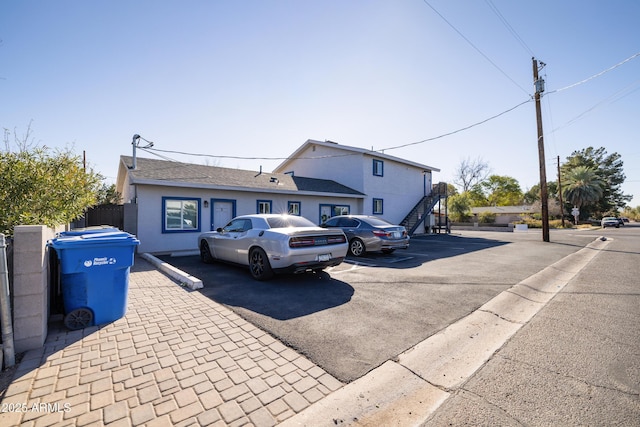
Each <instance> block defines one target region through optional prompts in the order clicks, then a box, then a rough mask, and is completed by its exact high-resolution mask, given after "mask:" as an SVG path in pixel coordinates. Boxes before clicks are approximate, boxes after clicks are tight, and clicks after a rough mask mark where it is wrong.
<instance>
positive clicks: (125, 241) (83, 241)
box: [47, 231, 140, 249]
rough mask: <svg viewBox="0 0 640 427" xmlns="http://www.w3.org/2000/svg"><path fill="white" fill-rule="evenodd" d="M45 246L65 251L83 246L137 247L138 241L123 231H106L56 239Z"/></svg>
mask: <svg viewBox="0 0 640 427" xmlns="http://www.w3.org/2000/svg"><path fill="white" fill-rule="evenodd" d="M47 244H48V245H49V246H52V247H53V248H54V249H65V248H80V247H82V246H85V245H108V246H120V245H139V244H140V241H139V240H138V239H136V237H135V236H134V235H132V234H129V233H126V232H124V231H107V232H98V233H96V232H92V233H87V234H78V235H70V236H62V237H56V238H55V239H51V240H49V241H48V242H47Z"/></svg>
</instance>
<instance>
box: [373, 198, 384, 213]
mask: <svg viewBox="0 0 640 427" xmlns="http://www.w3.org/2000/svg"><path fill="white" fill-rule="evenodd" d="M382 213H383V200H382V199H373V214H374V215H382Z"/></svg>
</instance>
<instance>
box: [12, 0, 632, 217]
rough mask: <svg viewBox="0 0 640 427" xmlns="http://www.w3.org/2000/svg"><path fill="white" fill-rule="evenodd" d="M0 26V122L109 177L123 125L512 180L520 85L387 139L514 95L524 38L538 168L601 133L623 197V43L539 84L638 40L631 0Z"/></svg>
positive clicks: (179, 9) (169, 14)
mask: <svg viewBox="0 0 640 427" xmlns="http://www.w3.org/2000/svg"><path fill="white" fill-rule="evenodd" d="M434 9H435V10H437V12H438V13H439V14H440V15H442V16H439V14H438V13H436V12H435V11H434ZM496 11H497V12H496ZM498 14H499V15H500V16H501V17H502V18H503V20H504V22H503V20H501V19H500V18H499V16H498ZM443 17H444V19H443ZM445 19H446V21H445ZM447 21H448V23H447ZM505 22H506V24H505ZM507 25H508V26H509V27H510V28H511V29H512V31H510V30H509V29H508V27H507ZM452 27H454V28H455V29H454V28H452ZM460 33H461V34H462V35H463V36H464V37H463V36H462V35H461V34H460ZM514 34H515V35H514ZM516 35H517V37H519V39H520V40H518V38H517V37H516ZM465 38H466V40H465ZM0 39H1V40H2V41H1V43H0V126H1V127H2V128H6V129H8V130H9V131H10V132H11V133H13V131H14V129H15V130H17V132H18V134H22V133H23V132H24V131H25V130H26V128H27V126H28V125H29V123H30V122H32V125H31V126H32V130H33V136H34V138H35V141H36V142H39V143H40V144H42V145H47V146H51V147H65V146H72V147H73V149H74V151H75V152H77V153H79V154H82V152H83V151H85V152H86V156H87V161H88V163H89V164H90V165H91V166H92V167H93V168H94V170H96V171H97V172H100V173H101V174H102V175H104V176H106V177H107V179H108V181H109V182H114V180H115V176H116V172H117V167H118V161H119V156H120V155H122V154H126V155H130V154H131V140H132V136H133V135H134V134H140V135H141V136H142V137H144V138H145V139H147V140H150V141H154V143H155V148H158V149H163V150H176V151H183V152H193V153H205V154H212V155H218V156H240V157H262V158H266V157H286V156H287V155H289V154H291V153H292V152H293V151H294V150H295V149H296V148H298V147H299V146H300V145H301V144H302V143H304V141H306V140H307V139H318V140H325V139H328V140H332V141H336V142H339V143H342V144H345V145H350V146H357V147H363V148H373V149H374V150H381V149H387V150H386V151H385V152H386V153H387V154H391V155H395V156H398V157H403V158H407V159H411V160H414V161H417V162H420V163H425V164H427V165H431V166H434V167H437V168H440V169H441V172H440V173H436V174H435V176H434V180H436V181H451V179H452V177H453V175H454V172H455V169H456V167H457V166H458V165H459V164H460V162H461V160H462V159H464V158H471V159H476V158H481V159H483V160H484V161H485V162H487V163H488V164H489V165H490V167H491V171H492V172H493V173H495V174H498V175H508V176H511V177H514V178H516V179H517V180H518V181H519V182H520V185H521V187H522V188H523V190H527V189H528V188H530V187H531V186H533V185H534V184H536V183H537V182H538V180H539V171H538V150H537V136H536V120H535V105H534V103H533V102H528V103H525V104H524V105H522V106H520V107H518V108H516V109H515V110H513V111H511V112H509V113H507V114H504V115H502V116H500V117H499V118H496V119H494V120H491V121H488V122H487V123H485V124H482V125H479V126H476V127H473V128H471V129H469V130H467V131H464V132H459V133H455V134H454V135H452V136H448V137H443V138H439V139H435V140H432V141H428V142H424V143H421V144H415V145H411V146H408V147H405V148H399V149H392V150H389V149H388V148H390V147H396V146H399V145H404V144H410V143H413V142H417V141H422V140H426V139H430V138H434V137H437V136H439V135H443V134H447V133H450V132H453V131H456V130H458V129H461V128H464V127H467V126H469V125H471V124H474V123H477V122H480V121H483V120H485V119H487V118H489V117H492V116H494V115H497V114H499V113H501V112H503V111H506V110H508V109H510V108H512V107H514V106H516V105H518V104H520V103H522V102H524V101H527V100H529V99H531V95H532V94H533V84H532V61H531V58H532V56H535V57H536V58H538V59H539V60H541V61H543V62H545V63H546V64H547V66H546V67H545V68H544V69H543V70H542V71H541V76H542V77H544V78H545V80H546V90H547V94H546V95H545V96H544V97H543V99H542V106H543V122H544V131H545V148H546V158H547V161H546V166H547V177H548V180H553V179H555V177H556V158H557V156H560V159H561V161H564V160H565V158H566V157H567V156H569V155H570V154H571V153H572V152H573V151H574V150H580V149H583V148H586V147H588V146H594V147H605V148H606V150H607V152H608V153H613V152H617V153H619V154H621V155H622V160H623V161H624V170H625V174H626V176H627V182H626V183H625V184H624V186H623V190H624V192H625V193H626V194H631V195H633V196H634V199H633V200H632V201H631V205H632V206H638V205H640V144H639V142H640V141H638V139H639V135H640V132H639V128H640V116H639V113H640V90H639V88H640V57H636V58H634V59H632V60H630V61H628V62H626V63H624V64H622V65H620V66H618V67H617V68H615V69H613V70H611V71H609V72H607V73H605V74H603V75H601V76H599V77H595V78H593V79H591V80H588V81H587V82H585V83H583V84H580V85H577V86H575V87H572V88H569V89H566V90H562V91H559V92H556V93H550V92H552V91H554V90H558V89H562V88H565V87H567V86H570V85H572V84H574V83H577V82H580V81H582V80H584V79H587V78H589V77H591V76H594V75H596V74H598V73H600V72H601V71H603V70H606V69H609V68H610V67H612V66H614V65H616V64H618V63H620V62H621V61H623V60H625V59H627V58H630V57H632V56H633V55H635V54H637V53H639V52H640V2H638V1H636V0H607V1H605V0H600V1H593V0H563V1H557V0H541V1H536V2H528V1H527V2H525V1H513V0H484V1H483V0H473V1H471V0H465V1H463V0H428V2H425V1H423V0H393V1H391V0H386V1H380V0H369V1H359V0H351V1H344V0H326V1H306V0H288V1H287V0H246V1H232V0H227V1H215V0H208V1H195V0H194V1H186V2H182V1H158V0H154V1H151V0H149V1H120V0H110V1H79V0H59V1H30V0H25V1H18V0H5V1H3V2H1V3H0ZM472 45H473V46H472ZM474 46H475V47H474ZM479 51H480V52H481V53H479ZM142 155H144V156H145V157H152V156H151V155H149V154H146V153H143V154H142ZM165 155H166V156H168V157H170V158H173V159H177V160H181V161H191V162H195V163H208V164H212V165H219V166H225V167H232V168H242V169H255V170H257V169H258V168H259V167H260V166H261V165H262V166H263V168H264V169H265V170H272V169H273V168H274V167H275V166H277V165H278V164H279V163H280V161H279V160H260V159H254V160H241V159H216V158H209V159H207V158H201V157H186V156H181V155H177V154H165ZM2 178H3V179H4V178H5V177H2Z"/></svg>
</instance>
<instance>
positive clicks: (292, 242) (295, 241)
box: [289, 237, 316, 248]
mask: <svg viewBox="0 0 640 427" xmlns="http://www.w3.org/2000/svg"><path fill="white" fill-rule="evenodd" d="M315 244H316V241H315V239H314V238H313V237H292V238H291V239H289V247H290V248H302V247H306V246H315Z"/></svg>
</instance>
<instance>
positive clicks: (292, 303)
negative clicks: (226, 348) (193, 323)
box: [159, 256, 354, 320]
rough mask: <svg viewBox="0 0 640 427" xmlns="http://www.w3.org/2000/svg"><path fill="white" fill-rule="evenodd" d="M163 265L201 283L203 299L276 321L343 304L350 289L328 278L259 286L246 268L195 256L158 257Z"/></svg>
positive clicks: (311, 276) (286, 278)
mask: <svg viewBox="0 0 640 427" xmlns="http://www.w3.org/2000/svg"><path fill="white" fill-rule="evenodd" d="M159 258H160V259H162V260H163V261H165V262H167V263H169V264H171V265H173V266H174V267H176V268H179V269H180V270H183V271H185V272H188V273H189V274H191V275H193V276H195V277H197V278H199V279H200V280H202V283H203V284H204V288H203V289H201V290H200V291H199V292H201V293H202V294H203V295H205V296H207V297H208V298H211V299H212V300H214V301H216V302H218V303H220V304H225V305H229V306H233V307H242V308H245V309H247V310H251V311H253V312H255V313H259V314H262V315H264V316H268V317H271V318H273V319H276V320H288V319H294V318H297V317H302V316H306V315H309V314H312V313H316V312H319V311H323V310H326V309H328V308H332V307H337V306H340V305H342V304H346V303H347V302H349V301H350V300H351V297H352V296H353V293H354V289H353V287H352V286H351V285H349V284H347V283H345V282H343V281H340V280H337V279H334V278H332V277H331V276H329V274H327V273H325V272H322V273H304V274H295V275H279V276H276V277H275V278H273V279H271V280H268V281H264V282H259V281H256V280H254V279H252V278H251V275H250V274H249V271H248V270H247V269H246V268H243V267H239V266H234V265H229V264H223V263H214V264H204V263H202V262H201V261H200V258H199V257H198V256H188V257H170V256H161V257H159Z"/></svg>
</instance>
